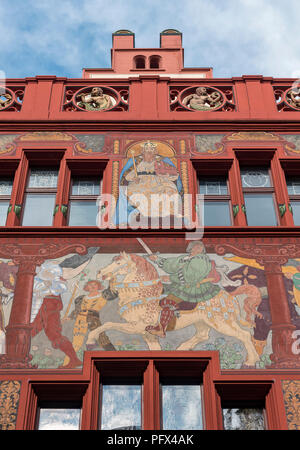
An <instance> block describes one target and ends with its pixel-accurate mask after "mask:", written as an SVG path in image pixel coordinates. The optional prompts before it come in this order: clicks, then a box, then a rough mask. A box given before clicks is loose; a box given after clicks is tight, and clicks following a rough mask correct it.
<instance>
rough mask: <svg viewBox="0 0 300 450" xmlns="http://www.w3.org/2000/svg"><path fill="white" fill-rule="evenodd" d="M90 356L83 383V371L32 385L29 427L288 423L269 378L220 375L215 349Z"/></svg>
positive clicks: (271, 426) (165, 427)
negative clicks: (282, 416)
mask: <svg viewBox="0 0 300 450" xmlns="http://www.w3.org/2000/svg"><path fill="white" fill-rule="evenodd" d="M88 353H90V355H88V354H86V359H85V363H87V364H88V368H89V370H85V369H86V368H87V367H86V368H85V369H84V373H85V374H86V375H87V374H89V378H87V379H85V380H84V381H83V380H82V374H80V373H77V374H76V373H70V374H69V375H68V378H67V375H66V374H64V378H65V379H64V381H61V380H60V379H59V377H58V379H57V380H53V381H52V382H49V381H46V380H45V381H43V380H39V381H32V382H30V389H29V401H28V405H29V407H28V410H27V411H26V414H25V417H24V429H27V430H32V429H37V428H38V429H46V427H48V428H47V429H62V428H63V429H82V430H99V429H100V430H141V429H144V430H160V429H162V430H202V429H206V430H217V429H219V430H221V429H281V428H282V427H284V425H283V422H282V420H281V415H280V408H279V409H278V405H277V394H276V388H275V384H274V380H273V379H272V377H271V376H270V377H267V378H268V379H269V381H268V380H266V379H265V380H264V381H262V380H260V381H259V380H254V379H253V376H252V379H251V380H248V381H247V380H245V381H242V380H238V381H234V380H229V379H228V375H225V376H224V379H222V378H223V375H222V374H221V375H220V372H219V362H218V361H219V360H218V358H219V357H218V355H217V352H215V351H213V352H199V351H177V352H169V351H164V352H162V351H146V352H144V351H143V352H131V351H125V352H123V351H121V352H120V351H117V352H104V353H105V355H100V353H99V352H88ZM101 353H102V352H101ZM174 353H178V354H179V356H175V355H174ZM192 353H194V355H192ZM200 355H203V356H200ZM89 358H90V362H88V359H89ZM90 364H91V365H90ZM54 377H55V376H54ZM237 377H238V378H240V375H238V376H237ZM246 379H247V377H246Z"/></svg>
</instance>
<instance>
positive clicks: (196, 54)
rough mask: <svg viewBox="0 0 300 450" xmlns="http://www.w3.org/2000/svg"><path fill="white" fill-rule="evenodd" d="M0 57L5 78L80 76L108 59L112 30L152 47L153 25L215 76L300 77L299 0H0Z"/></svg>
mask: <svg viewBox="0 0 300 450" xmlns="http://www.w3.org/2000/svg"><path fill="white" fill-rule="evenodd" d="M0 17H1V27H0V37H1V44H2V45H1V65H0V70H2V71H3V72H4V73H5V74H6V76H7V77H8V78H17V77H26V76H35V75H57V76H66V77H71V78H78V77H81V74H82V68H83V67H90V68H94V67H110V49H111V45H112V37H111V36H112V33H113V32H114V31H116V30H118V29H121V28H126V29H129V30H131V31H133V32H134V33H135V42H136V47H159V33H160V32H161V31H163V30H164V29H166V28H176V29H178V30H180V31H181V32H182V33H183V46H184V49H185V67H213V69H214V76H215V77H218V78H219V77H231V76H240V75H244V74H251V75H252V74H261V75H264V76H274V77H296V78H298V77H300V33H299V21H300V1H299V0H289V2H284V1H283V0H184V1H183V0H110V1H108V0H60V1H59V0H39V1H36V0H0Z"/></svg>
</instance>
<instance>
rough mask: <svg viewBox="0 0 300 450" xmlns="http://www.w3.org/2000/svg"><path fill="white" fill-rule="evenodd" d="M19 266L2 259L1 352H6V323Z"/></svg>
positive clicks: (0, 278)
mask: <svg viewBox="0 0 300 450" xmlns="http://www.w3.org/2000/svg"><path fill="white" fill-rule="evenodd" d="M17 272H18V266H17V265H15V264H14V263H13V262H12V261H8V262H4V261H1V260H0V280H1V281H0V354H4V353H6V325H7V323H8V311H7V310H8V308H9V306H11V302H12V299H13V296H14V293H13V291H14V287H15V282H16V276H17Z"/></svg>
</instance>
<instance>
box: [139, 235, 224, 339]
mask: <svg viewBox="0 0 300 450" xmlns="http://www.w3.org/2000/svg"><path fill="white" fill-rule="evenodd" d="M187 252H189V254H188V255H186V256H177V257H173V258H162V257H159V256H157V255H151V256H149V258H150V259H151V261H154V262H155V263H156V264H157V265H158V267H160V268H161V269H163V271H164V272H166V273H167V274H169V275H168V276H166V277H164V279H163V281H166V282H167V284H164V292H165V294H166V295H167V296H166V298H164V299H162V300H161V301H160V306H161V307H162V311H161V314H160V323H159V324H158V325H157V326H148V327H147V328H146V330H147V331H149V333H152V334H157V335H158V336H160V337H164V336H165V334H166V329H167V326H168V324H169V322H170V320H171V319H172V318H173V316H174V314H175V313H176V311H179V310H180V309H182V310H191V309H194V308H195V307H196V305H197V303H199V302H206V301H208V300H210V299H212V298H213V297H215V296H216V295H217V294H218V293H219V292H220V290H221V288H220V286H219V285H218V284H216V283H217V282H218V281H220V279H221V276H220V274H219V273H218V272H217V271H216V267H215V263H214V261H210V259H209V258H208V256H207V255H206V252H205V248H204V245H203V243H202V242H201V241H195V242H191V243H190V244H189V245H188V248H187Z"/></svg>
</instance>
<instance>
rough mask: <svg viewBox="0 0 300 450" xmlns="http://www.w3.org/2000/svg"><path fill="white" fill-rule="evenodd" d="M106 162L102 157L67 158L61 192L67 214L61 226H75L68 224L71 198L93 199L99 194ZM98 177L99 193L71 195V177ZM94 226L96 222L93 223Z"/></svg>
mask: <svg viewBox="0 0 300 450" xmlns="http://www.w3.org/2000/svg"><path fill="white" fill-rule="evenodd" d="M107 164H108V161H107V160H102V159H90V158H89V159H86V160H78V159H67V160H66V167H65V170H64V174H63V186H64V188H63V192H62V204H64V205H66V206H67V214H66V215H65V217H64V218H63V223H62V225H63V226H67V227H70V229H73V228H75V227H76V226H77V225H69V217H70V202H71V201H72V200H84V201H93V200H95V199H97V198H98V197H99V195H101V193H102V192H103V186H104V171H105V169H106V166H107ZM85 177H86V178H89V177H90V178H99V185H100V186H99V187H100V190H99V194H98V195H93V196H81V195H72V180H73V178H85ZM86 227H88V228H90V227H93V225H91V226H88V225H86V226H80V228H86ZM94 227H96V224H95V225H94Z"/></svg>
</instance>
